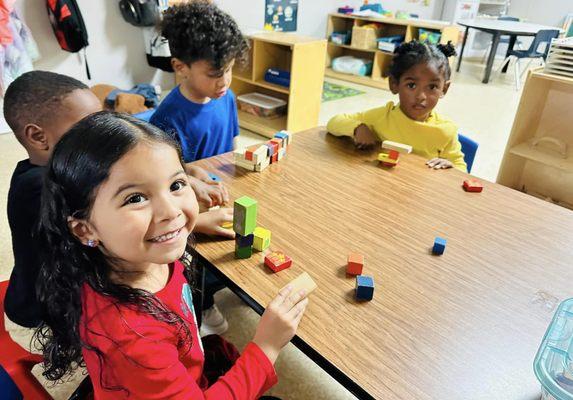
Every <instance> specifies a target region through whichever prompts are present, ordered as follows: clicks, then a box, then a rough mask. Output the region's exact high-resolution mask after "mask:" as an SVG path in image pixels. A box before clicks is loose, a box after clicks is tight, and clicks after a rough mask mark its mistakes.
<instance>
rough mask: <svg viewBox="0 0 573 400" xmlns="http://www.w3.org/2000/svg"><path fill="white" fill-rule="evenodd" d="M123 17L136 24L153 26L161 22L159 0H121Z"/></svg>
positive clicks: (120, 7) (120, 6)
mask: <svg viewBox="0 0 573 400" xmlns="http://www.w3.org/2000/svg"><path fill="white" fill-rule="evenodd" d="M119 9H120V11H121V15H122V16H123V19H124V20H125V21H127V22H129V23H130V24H131V25H134V26H153V25H155V24H157V22H159V4H158V3H157V0H120V1H119Z"/></svg>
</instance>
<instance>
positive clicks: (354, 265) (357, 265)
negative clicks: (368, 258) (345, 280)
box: [346, 253, 364, 275]
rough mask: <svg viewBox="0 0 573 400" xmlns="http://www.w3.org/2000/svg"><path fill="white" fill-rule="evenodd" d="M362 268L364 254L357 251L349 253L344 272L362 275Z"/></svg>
mask: <svg viewBox="0 0 573 400" xmlns="http://www.w3.org/2000/svg"><path fill="white" fill-rule="evenodd" d="M362 268H364V256H363V255H362V254H358V253H350V254H349V255H348V265H347V266H346V273H347V274H349V275H362Z"/></svg>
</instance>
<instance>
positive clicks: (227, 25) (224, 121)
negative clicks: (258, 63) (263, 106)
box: [150, 0, 248, 336]
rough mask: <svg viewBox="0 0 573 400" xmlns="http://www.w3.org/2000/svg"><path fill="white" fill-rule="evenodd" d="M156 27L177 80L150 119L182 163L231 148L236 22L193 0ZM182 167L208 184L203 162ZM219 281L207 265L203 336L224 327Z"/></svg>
mask: <svg viewBox="0 0 573 400" xmlns="http://www.w3.org/2000/svg"><path fill="white" fill-rule="evenodd" d="M161 33H162V35H163V36H164V37H165V38H166V39H167V40H168V41H169V49H170V51H171V55H172V57H173V58H172V59H171V65H172V66H173V70H174V71H175V73H176V74H177V78H178V80H179V82H180V84H179V86H177V87H176V88H175V89H173V90H172V91H171V93H169V95H167V97H165V99H164V100H163V101H162V102H161V104H160V105H159V107H158V108H157V110H156V111H155V113H154V114H153V116H152V117H151V120H150V122H151V123H152V124H154V125H156V126H157V127H159V128H161V129H163V130H164V131H165V132H167V133H170V134H172V135H173V136H174V137H175V138H176V139H177V140H178V141H179V143H180V144H181V149H182V153H183V159H184V160H185V162H186V163H190V162H192V161H195V160H200V159H202V158H207V157H212V156H216V155H218V154H222V153H226V152H229V151H232V150H233V149H234V147H235V138H236V137H237V136H238V135H239V120H238V116H237V106H236V103H235V95H234V94H233V92H232V91H231V90H230V89H229V85H230V84H231V78H232V69H233V65H234V64H235V60H239V61H242V60H243V59H244V58H245V57H244V56H245V54H246V53H247V50H248V45H247V41H246V40H245V38H244V37H243V35H242V34H241V31H240V30H239V27H238V26H237V24H236V22H235V21H234V20H233V18H231V17H230V16H229V15H228V14H226V13H224V12H223V11H221V10H220V9H219V8H217V7H216V6H214V5H213V4H210V3H209V2H206V1H202V0H198V1H194V2H191V3H182V4H179V5H175V6H172V7H170V8H169V9H167V10H166V11H165V13H164V15H163V21H162V23H161ZM186 169H187V173H188V174H189V175H191V176H193V177H195V178H196V179H198V180H199V181H202V182H204V183H208V184H212V180H211V178H210V177H209V175H208V174H207V172H206V171H205V170H203V169H202V168H199V167H195V166H192V165H189V164H188V165H187V167H186ZM225 194H226V192H225ZM221 287H222V285H221V284H220V283H219V282H218V281H217V279H216V278H215V277H214V276H213V275H212V274H210V273H209V271H207V273H206V275H205V292H204V300H203V326H202V328H201V334H202V336H203V335H207V334H221V333H223V332H225V331H226V330H227V327H228V324H227V321H226V320H225V318H224V316H223V315H222V314H221V312H220V311H219V310H218V308H217V307H216V306H215V304H214V298H213V294H214V293H215V291H217V290H218V289H220V288H221Z"/></svg>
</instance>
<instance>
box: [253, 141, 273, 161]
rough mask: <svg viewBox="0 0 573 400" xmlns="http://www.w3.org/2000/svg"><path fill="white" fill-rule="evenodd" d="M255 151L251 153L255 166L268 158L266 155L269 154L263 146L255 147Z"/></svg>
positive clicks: (267, 149)
mask: <svg viewBox="0 0 573 400" xmlns="http://www.w3.org/2000/svg"><path fill="white" fill-rule="evenodd" d="M257 146H258V147H257V149H256V150H255V151H254V152H253V161H254V162H255V163H256V164H260V163H261V162H263V161H264V160H266V159H267V158H268V155H267V153H268V152H269V148H268V147H267V146H265V145H261V144H259V145H257Z"/></svg>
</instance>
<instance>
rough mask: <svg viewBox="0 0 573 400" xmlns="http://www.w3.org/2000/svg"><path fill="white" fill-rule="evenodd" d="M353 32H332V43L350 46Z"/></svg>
mask: <svg viewBox="0 0 573 400" xmlns="http://www.w3.org/2000/svg"><path fill="white" fill-rule="evenodd" d="M350 37H351V32H350V31H348V32H332V34H331V35H330V41H331V42H332V43H336V44H350Z"/></svg>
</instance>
